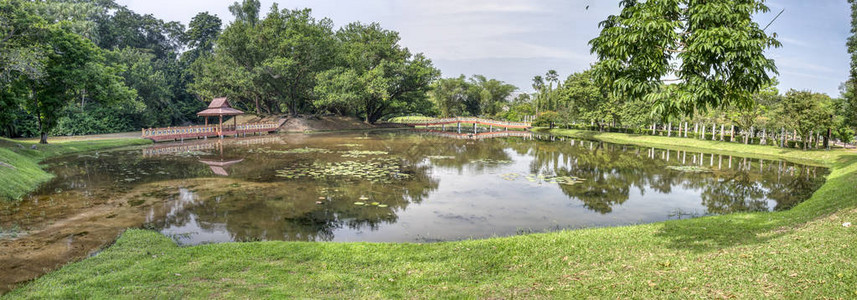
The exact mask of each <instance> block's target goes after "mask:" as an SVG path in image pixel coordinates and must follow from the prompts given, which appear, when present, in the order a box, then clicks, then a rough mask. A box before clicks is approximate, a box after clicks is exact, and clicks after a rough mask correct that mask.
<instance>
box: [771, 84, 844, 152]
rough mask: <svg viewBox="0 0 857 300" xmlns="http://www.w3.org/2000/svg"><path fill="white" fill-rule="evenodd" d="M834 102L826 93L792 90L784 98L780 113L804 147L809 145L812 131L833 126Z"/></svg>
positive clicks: (815, 131)
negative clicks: (795, 132) (798, 136)
mask: <svg viewBox="0 0 857 300" xmlns="http://www.w3.org/2000/svg"><path fill="white" fill-rule="evenodd" d="M832 105H833V102H832V99H830V97H828V96H827V95H825V94H818V93H812V92H809V91H796V90H790V91H788V92H787V93H786V96H785V97H784V98H783V102H782V106H781V107H780V108H779V111H778V115H780V116H781V118H782V119H783V120H784V122H785V123H786V124H787V125H788V127H789V128H793V129H794V130H795V131H797V133H798V135H800V137H801V140H802V141H803V149H804V150H806V149H807V148H808V147H809V140H810V138H811V135H810V133H811V132H812V133H814V135H817V134H819V133H820V132H821V131H822V130H826V129H827V128H828V127H831V126H832V125H833V124H832V123H833V120H832V118H831V117H830V116H831V115H832V112H833V107H832Z"/></svg>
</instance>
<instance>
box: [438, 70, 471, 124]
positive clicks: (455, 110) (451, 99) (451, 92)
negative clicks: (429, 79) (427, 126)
mask: <svg viewBox="0 0 857 300" xmlns="http://www.w3.org/2000/svg"><path fill="white" fill-rule="evenodd" d="M430 94H431V100H432V102H434V104H435V106H436V107H437V110H438V113H439V115H440V116H441V117H443V118H448V117H453V116H460V115H462V113H464V112H465V111H466V110H465V105H464V101H465V98H466V97H467V81H465V78H464V75H461V76H460V77H458V78H441V79H438V80H435V82H434V83H433V84H432V89H431V92H430Z"/></svg>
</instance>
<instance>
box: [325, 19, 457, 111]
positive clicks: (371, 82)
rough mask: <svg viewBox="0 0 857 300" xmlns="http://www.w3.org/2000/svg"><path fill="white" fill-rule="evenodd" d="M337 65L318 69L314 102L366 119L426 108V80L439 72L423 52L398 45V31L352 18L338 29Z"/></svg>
mask: <svg viewBox="0 0 857 300" xmlns="http://www.w3.org/2000/svg"><path fill="white" fill-rule="evenodd" d="M336 40H337V42H338V47H339V49H340V51H339V56H340V57H339V62H337V65H338V67H335V68H332V69H330V70H327V71H323V72H320V73H319V74H318V75H317V76H316V80H317V85H316V86H315V88H314V91H315V93H316V95H317V96H318V99H317V100H315V101H313V104H315V106H316V107H318V108H321V109H325V110H328V111H333V112H336V113H339V114H345V113H346V112H352V113H354V114H356V115H360V116H363V118H364V120H365V122H367V123H375V121H377V120H379V119H381V118H383V117H387V116H390V115H401V114H404V113H425V112H426V111H425V107H427V105H425V103H427V98H426V96H425V95H426V92H427V91H428V89H429V83H430V82H431V81H432V80H434V79H435V78H436V77H437V76H438V75H439V74H440V72H439V71H438V70H437V69H435V68H434V67H433V66H432V64H431V61H430V60H428V59H426V58H425V57H424V56H423V55H422V54H416V55H412V54H411V53H410V51H408V49H407V48H403V47H401V46H400V45H399V40H400V38H399V34H398V33H397V32H395V31H390V30H385V29H383V28H381V26H380V25H379V24H377V23H372V24H369V25H365V24H361V23H359V22H358V23H351V24H348V25H346V26H344V27H343V28H341V29H340V30H339V31H337V33H336Z"/></svg>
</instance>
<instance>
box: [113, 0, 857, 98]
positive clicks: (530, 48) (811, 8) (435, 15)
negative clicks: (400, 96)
mask: <svg viewBox="0 0 857 300" xmlns="http://www.w3.org/2000/svg"><path fill="white" fill-rule="evenodd" d="M234 1H235V0H117V2H118V3H119V4H122V5H126V6H127V7H128V8H130V9H132V10H134V11H136V12H137V13H141V14H152V15H154V16H155V17H157V18H160V19H164V20H167V21H179V22H181V23H183V24H185V25H187V23H188V22H190V20H191V19H192V18H193V16H194V15H196V14H197V13H198V12H202V11H208V12H209V13H212V14H216V15H217V16H219V17H220V18H221V19H223V21H224V27H225V26H226V25H227V24H229V23H230V22H231V21H232V20H233V17H232V15H231V14H230V13H229V9H228V7H229V5H230V4H231V3H233V2H234ZM261 2H262V12H263V13H267V12H268V11H269V9H270V7H271V4H273V3H274V2H277V3H278V4H279V7H280V8H281V9H285V8H289V9H294V8H311V9H312V10H313V16H314V17H316V18H319V19H320V18H329V19H331V20H333V22H334V24H335V26H336V27H339V26H343V25H346V24H348V23H351V22H355V21H360V22H363V23H371V22H378V23H380V24H381V26H382V27H384V28H386V29H391V30H395V31H398V32H399V33H400V36H401V38H402V40H401V44H402V45H403V46H405V47H408V49H410V50H411V52H413V53H420V52H421V53H424V54H425V55H426V56H427V57H429V58H430V59H432V61H433V62H434V65H435V66H436V67H438V68H439V69H440V70H441V72H442V73H443V76H444V77H457V76H458V75H461V74H464V75H466V76H471V75H473V74H482V75H485V76H487V77H489V78H495V79H498V80H501V81H505V82H507V83H511V84H514V85H515V86H517V87H519V88H520V89H521V91H522V92H531V91H532V90H533V89H532V87H531V84H532V78H533V77H534V76H536V75H544V73H545V72H547V70H550V69H553V70H556V71H558V72H559V74H560V75H561V77H562V78H565V77H566V76H568V75H570V74H572V73H574V72H580V71H584V70H586V69H588V68H589V66H590V65H591V64H592V63H594V62H595V61H596V58H595V56H593V55H591V54H590V52H589V50H590V49H589V45H588V42H589V40H591V39H592V38H594V37H596V36H597V35H598V33H599V28H598V22H600V21H601V20H604V19H605V18H606V17H607V16H609V15H611V14H616V13H618V12H619V1H618V0H529V1H526V0H502V1H501V0H466V1H465V0H360V1H354V0H277V1H273V0H261ZM766 4H767V5H768V6H769V7H770V8H771V11H770V12H768V13H764V14H759V15H757V16H755V20H756V22H758V23H759V24H761V25H762V26H765V25H767V24H768V23H769V22H770V21H771V20H773V19H774V17H775V16H776V15H777V14H778V13H779V12H780V11H783V10H784V11H783V14H782V15H781V16H780V17H779V18H778V19H776V21H774V23H773V24H772V25H771V26H770V27H769V28H768V30H767V32H768V33H774V32H775V33H777V36H778V39H779V40H780V42H782V44H783V47H781V48H778V49H773V50H769V51H768V52H767V55H768V57H769V58H773V59H774V60H775V61H776V63H777V67H778V69H779V73H780V74H779V75H777V78H778V79H779V82H780V86H779V88H780V90H781V91H782V92H785V91H787V90H788V89H797V90H811V91H814V92H822V93H827V94H828V95H830V96H833V97H837V96H839V94H840V92H839V86H840V84H841V83H842V82H844V81H845V80H846V79H847V77H848V69H849V55H848V53H847V52H846V48H845V40H846V39H847V38H848V36H849V35H850V33H849V27H850V22H851V20H850V8H849V6H848V3H847V1H846V0H813V1H806V0H769V1H767V2H766Z"/></svg>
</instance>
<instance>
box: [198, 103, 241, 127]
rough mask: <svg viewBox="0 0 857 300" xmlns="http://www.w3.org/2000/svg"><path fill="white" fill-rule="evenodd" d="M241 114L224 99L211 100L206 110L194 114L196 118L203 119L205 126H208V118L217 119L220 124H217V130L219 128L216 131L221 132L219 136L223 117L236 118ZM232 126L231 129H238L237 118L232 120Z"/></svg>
mask: <svg viewBox="0 0 857 300" xmlns="http://www.w3.org/2000/svg"><path fill="white" fill-rule="evenodd" d="M243 114H244V112H243V111H240V110H237V109H234V108H232V106H231V105H229V100H227V99H226V97H222V98H215V99H214V100H211V104H209V105H208V108H207V109H206V110H203V111H201V112H198V113H196V115H197V116H200V117H205V126H208V117H214V116H217V117H219V118H220V122H219V123H218V124H219V125H218V127H217V128H219V130H218V131H219V132H221V134H222V132H223V131H224V130H223V116H237V115H243ZM232 126H233V128H234V127H238V118H232Z"/></svg>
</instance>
